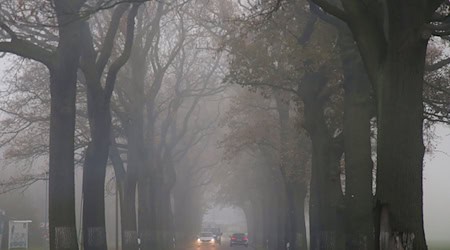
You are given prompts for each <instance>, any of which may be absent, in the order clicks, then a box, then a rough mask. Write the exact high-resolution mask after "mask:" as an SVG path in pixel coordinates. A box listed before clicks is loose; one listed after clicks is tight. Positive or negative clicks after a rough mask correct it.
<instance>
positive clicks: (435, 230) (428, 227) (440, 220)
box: [424, 126, 450, 242]
mask: <svg viewBox="0 0 450 250" xmlns="http://www.w3.org/2000/svg"><path fill="white" fill-rule="evenodd" d="M436 134H437V135H438V136H439V138H437V141H436V143H435V145H436V148H435V150H434V152H433V154H432V155H427V156H426V157H425V168H424V217H425V218H424V223H425V233H426V235H427V239H428V241H448V242H450V128H449V127H444V126H438V127H437V128H436Z"/></svg>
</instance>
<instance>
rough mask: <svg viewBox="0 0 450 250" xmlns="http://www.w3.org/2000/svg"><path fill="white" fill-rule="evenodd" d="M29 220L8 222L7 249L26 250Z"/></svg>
mask: <svg viewBox="0 0 450 250" xmlns="http://www.w3.org/2000/svg"><path fill="white" fill-rule="evenodd" d="M29 223H31V220H10V221H9V240H8V249H15V248H25V249H28V224H29Z"/></svg>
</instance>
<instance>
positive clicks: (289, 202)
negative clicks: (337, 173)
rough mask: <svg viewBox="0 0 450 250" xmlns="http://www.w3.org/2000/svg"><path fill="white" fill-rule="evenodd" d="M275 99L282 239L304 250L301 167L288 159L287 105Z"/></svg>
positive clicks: (293, 249)
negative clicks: (282, 202) (282, 206)
mask: <svg viewBox="0 0 450 250" xmlns="http://www.w3.org/2000/svg"><path fill="white" fill-rule="evenodd" d="M275 99H276V104H277V111H278V116H279V124H280V128H279V129H280V132H279V133H280V170H281V174H282V182H283V184H284V186H283V187H284V189H283V191H284V192H285V194H286V195H285V197H286V198H285V201H286V214H285V216H284V220H286V222H285V223H286V228H285V229H286V232H285V236H284V238H285V242H286V243H289V249H290V250H297V249H302V250H305V249H306V247H307V246H306V231H305V230H306V229H305V219H304V198H305V196H306V187H305V184H304V183H303V182H301V180H300V179H299V178H300V176H299V174H298V172H299V169H298V168H300V167H301V166H300V165H299V164H294V163H293V159H292V158H290V157H289V151H290V150H291V149H290V148H289V145H292V144H293V143H292V141H290V139H291V138H290V137H289V133H290V132H291V131H292V129H291V128H290V126H289V103H286V101H284V100H282V98H281V97H280V96H278V95H276V97H275ZM298 206H300V207H298ZM302 211H303V212H302ZM298 212H300V214H298ZM285 247H286V245H285V244H284V247H283V248H285Z"/></svg>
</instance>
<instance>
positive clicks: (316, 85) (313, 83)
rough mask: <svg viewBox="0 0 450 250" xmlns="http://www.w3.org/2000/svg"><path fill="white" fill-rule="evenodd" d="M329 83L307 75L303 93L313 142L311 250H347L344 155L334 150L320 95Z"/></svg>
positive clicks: (315, 74)
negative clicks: (343, 172)
mask: <svg viewBox="0 0 450 250" xmlns="http://www.w3.org/2000/svg"><path fill="white" fill-rule="evenodd" d="M326 83H327V78H326V77H325V76H324V74H323V73H322V72H320V71H317V72H308V73H306V75H305V77H304V80H303V84H304V88H302V90H303V92H302V93H301V95H302V99H303V103H304V112H305V128H306V131H307V132H308V133H309V136H310V138H311V142H312V168H311V184H310V190H311V191H310V192H311V198H310V208H309V212H310V230H311V233H310V235H311V237H310V239H311V240H310V242H311V249H345V247H344V243H345V239H344V234H343V227H342V217H343V211H342V210H343V205H342V203H343V201H342V200H343V197H342V196H343V195H342V190H341V182H340V170H339V164H340V156H341V155H342V153H338V152H337V151H336V149H335V145H334V144H335V143H334V138H333V137H332V136H331V135H330V133H329V131H328V127H327V124H326V121H325V117H324V114H323V105H324V102H325V99H324V98H322V97H321V96H320V92H321V91H322V88H324V87H325V85H326Z"/></svg>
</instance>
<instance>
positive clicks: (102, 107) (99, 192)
mask: <svg viewBox="0 0 450 250" xmlns="http://www.w3.org/2000/svg"><path fill="white" fill-rule="evenodd" d="M101 97H103V93H100V95H95V94H94V95H93V93H88V113H89V124H90V125H91V126H90V129H91V142H90V143H89V145H88V148H87V150H86V159H85V163H84V169H83V245H84V249H85V250H106V249H107V245H106V228H105V198H104V197H105V188H104V187H105V176H106V165H107V161H108V154H109V145H110V133H111V132H110V131H111V114H110V110H109V105H107V104H105V103H104V98H101Z"/></svg>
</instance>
